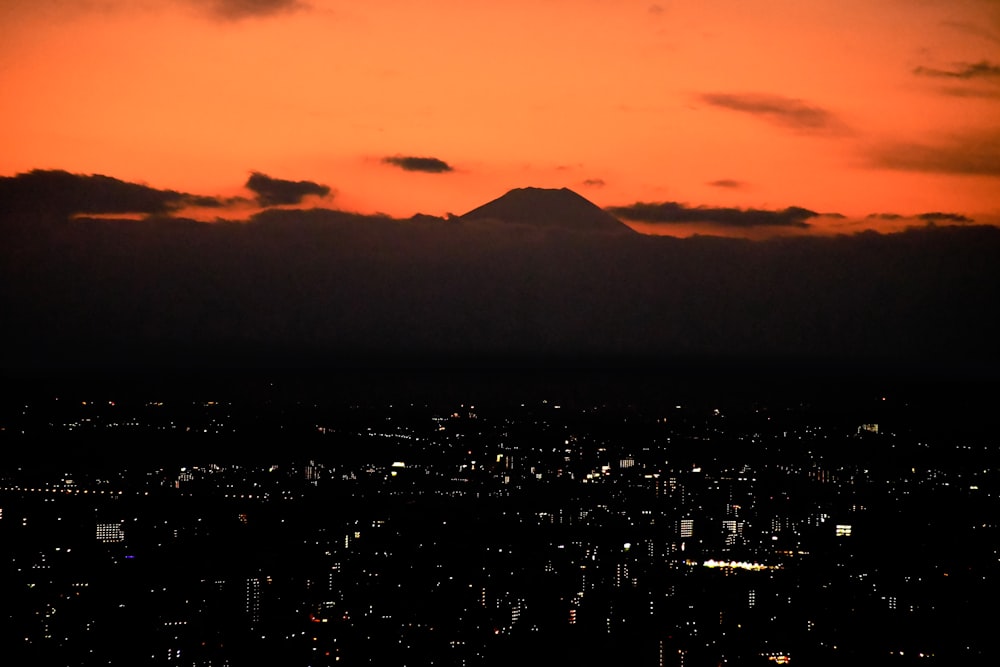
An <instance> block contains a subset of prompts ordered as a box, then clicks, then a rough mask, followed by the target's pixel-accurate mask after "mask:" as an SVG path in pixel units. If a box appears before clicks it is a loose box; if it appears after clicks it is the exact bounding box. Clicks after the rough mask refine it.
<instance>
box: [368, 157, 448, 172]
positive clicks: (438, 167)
mask: <svg viewBox="0 0 1000 667" xmlns="http://www.w3.org/2000/svg"><path fill="white" fill-rule="evenodd" d="M382 162H384V163H385V164H391V165H393V166H394V167H399V168H400V169H403V170H404V171H424V172H427V173H430V174H443V173H446V172H449V171H454V169H452V167H451V165H450V164H448V163H447V162H445V161H444V160H439V159H438V158H436V157H414V156H409V155H395V156H392V157H386V158H382Z"/></svg>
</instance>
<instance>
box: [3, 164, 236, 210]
mask: <svg viewBox="0 0 1000 667" xmlns="http://www.w3.org/2000/svg"><path fill="white" fill-rule="evenodd" d="M0 202H2V203H0V206H4V207H8V208H10V209H15V210H30V211H43V212H48V213H49V214H54V215H56V216H60V217H67V216H71V215H75V214H88V213H90V214H107V213H112V214H113V213H123V214H124V213H147V214H164V213H169V212H171V211H176V210H178V209H181V208H184V207H185V206H203V207H218V206H223V205H224V203H225V202H223V201H222V200H220V199H218V198H215V197H202V196H197V195H192V194H188V193H185V192H177V191H175V190H158V189H156V188H151V187H149V186H147V185H141V184H139V183H129V182H126V181H122V180H119V179H117V178H112V177H110V176H102V175H100V174H91V175H83V174H72V173H70V172H68V171H62V170H43V169H36V170H34V171H30V172H27V173H22V174H18V175H16V176H9V177H0Z"/></svg>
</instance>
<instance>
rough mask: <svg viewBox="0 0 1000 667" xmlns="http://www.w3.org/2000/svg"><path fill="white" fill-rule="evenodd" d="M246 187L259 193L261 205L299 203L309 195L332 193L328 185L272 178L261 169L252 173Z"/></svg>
mask: <svg viewBox="0 0 1000 667" xmlns="http://www.w3.org/2000/svg"><path fill="white" fill-rule="evenodd" d="M246 188H247V189H248V190H250V191H252V192H253V193H254V194H256V195H257V202H258V203H259V204H260V205H261V206H278V205H281V204H299V203H301V202H302V200H303V199H304V198H305V197H307V196H309V195H316V196H319V197H325V196H327V195H328V194H330V187H329V186H327V185H321V184H320V183H314V182H312V181H286V180H284V179H281V178H271V177H270V176H268V175H267V174H262V173H260V172H259V171H255V172H253V173H251V174H250V178H248V179H247V182H246Z"/></svg>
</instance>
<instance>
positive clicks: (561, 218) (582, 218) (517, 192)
mask: <svg viewBox="0 0 1000 667" xmlns="http://www.w3.org/2000/svg"><path fill="white" fill-rule="evenodd" d="M460 217H461V218H462V219H463V220H499V221H501V222H510V223H515V224H522V225H529V226H532V227H545V228H559V229H572V230H574V231H593V232H605V233H614V234H633V233H635V232H634V231H633V230H632V228H631V227H629V226H627V225H625V224H624V223H622V222H621V221H620V220H619V219H618V218H616V217H615V216H613V215H611V214H610V213H608V212H607V211H605V210H603V209H601V208H600V207H599V206H597V205H596V204H594V203H593V202H591V201H589V200H587V199H585V198H583V197H581V196H580V195H578V194H577V193H575V192H573V191H572V190H570V189H568V188H560V189H548V188H515V189H513V190H511V191H510V192H508V193H507V194H505V195H503V196H502V197H499V198H497V199H494V200H493V201H491V202H488V203H486V204H483V205H482V206H480V207H478V208H474V209H472V210H471V211H469V212H468V213H466V214H464V215H462V216H460Z"/></svg>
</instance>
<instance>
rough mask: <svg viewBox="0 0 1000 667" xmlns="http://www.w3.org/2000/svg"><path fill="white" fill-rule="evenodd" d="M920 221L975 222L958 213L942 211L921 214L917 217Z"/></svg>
mask: <svg viewBox="0 0 1000 667" xmlns="http://www.w3.org/2000/svg"><path fill="white" fill-rule="evenodd" d="M917 217H918V218H919V219H921V220H924V221H926V222H961V223H967V222H975V220H973V219H972V218H968V217H966V216H964V215H960V214H958V213H941V212H940V211H933V212H931V213H921V214H920V215H918V216H917Z"/></svg>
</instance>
